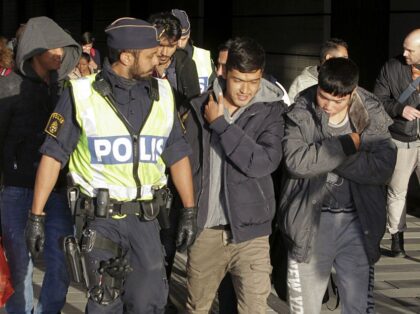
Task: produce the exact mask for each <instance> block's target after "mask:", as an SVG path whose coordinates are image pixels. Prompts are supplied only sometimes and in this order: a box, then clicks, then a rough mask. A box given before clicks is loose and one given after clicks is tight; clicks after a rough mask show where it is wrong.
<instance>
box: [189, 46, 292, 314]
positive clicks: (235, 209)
mask: <svg viewBox="0 0 420 314" xmlns="http://www.w3.org/2000/svg"><path fill="white" fill-rule="evenodd" d="M264 64H265V53H264V50H263V48H262V47H261V46H260V45H259V44H258V43H256V42H255V41H254V40H252V39H250V38H236V39H235V40H233V42H232V46H231V48H230V49H229V55H228V59H227V63H226V69H227V72H226V79H223V78H217V79H216V80H215V81H214V84H213V89H212V90H209V91H208V92H206V93H204V94H203V95H202V96H200V97H198V98H195V99H193V100H192V101H191V108H192V110H191V114H189V115H188V118H187V119H186V121H185V129H186V135H185V136H186V138H187V140H188V142H189V143H190V145H191V147H192V149H193V154H192V155H191V156H190V158H191V165H192V169H193V182H194V191H195V193H196V199H197V206H198V215H197V225H198V229H199V235H198V237H197V238H196V241H195V242H194V244H193V245H192V246H191V247H190V249H189V251H188V263H187V288H188V301H187V313H204V312H206V313H207V312H208V311H209V310H210V307H211V304H212V302H213V299H214V297H215V294H216V291H217V288H218V286H219V284H220V282H221V280H222V279H223V277H224V276H225V274H226V273H227V272H229V273H230V274H231V275H232V279H233V284H234V286H235V288H237V289H235V290H236V292H237V294H238V295H237V296H238V311H239V313H256V314H257V313H265V311H266V308H267V297H268V295H269V293H270V291H271V283H270V272H271V265H270V258H269V244H268V235H269V234H270V233H271V221H272V219H273V217H274V211H275V199H274V187H273V182H272V179H271V173H272V172H273V171H274V170H276V169H277V167H278V165H279V163H280V160H281V158H282V146H281V139H282V137H283V112H284V111H285V108H286V105H285V104H284V102H283V101H282V98H283V92H282V90H281V89H280V88H279V87H278V86H276V85H274V84H272V83H270V82H268V81H267V80H265V79H264V78H263V77H262V75H263V69H264Z"/></svg>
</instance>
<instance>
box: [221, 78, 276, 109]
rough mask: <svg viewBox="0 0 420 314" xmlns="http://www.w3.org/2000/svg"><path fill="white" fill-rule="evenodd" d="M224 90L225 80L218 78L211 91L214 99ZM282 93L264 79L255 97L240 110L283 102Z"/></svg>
mask: <svg viewBox="0 0 420 314" xmlns="http://www.w3.org/2000/svg"><path fill="white" fill-rule="evenodd" d="M225 89H226V80H225V79H223V78H221V77H218V78H216V79H215V80H214V83H213V91H214V96H215V97H216V99H218V97H219V93H223V92H224V91H225ZM283 97H284V92H283V91H282V89H281V88H280V87H278V86H277V85H276V84H273V83H271V82H270V81H268V80H266V79H265V78H262V79H261V84H260V88H259V89H258V92H257V93H256V94H255V96H254V97H253V98H252V99H251V100H250V101H249V103H248V104H246V105H245V106H243V107H242V108H241V109H246V108H248V107H250V106H251V105H253V104H255V103H264V102H275V101H281V100H283Z"/></svg>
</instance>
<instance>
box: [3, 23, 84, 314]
mask: <svg viewBox="0 0 420 314" xmlns="http://www.w3.org/2000/svg"><path fill="white" fill-rule="evenodd" d="M80 54H81V48H80V46H79V45H78V44H77V43H76V42H75V41H74V40H73V39H72V38H71V37H70V36H69V35H68V34H67V33H66V32H65V31H64V30H63V29H62V28H60V27H59V26H58V25H57V24H56V23H55V22H54V21H52V20H51V19H49V18H47V17H35V18H31V19H30V20H29V21H28V23H27V24H26V27H25V30H24V32H23V33H22V35H21V38H20V40H19V45H18V49H17V56H16V68H17V70H16V72H12V73H11V74H10V75H9V76H7V77H4V78H2V80H1V89H0V159H1V169H2V174H3V184H4V188H3V191H2V193H1V203H0V207H1V220H2V227H3V244H4V248H5V251H6V256H7V259H8V261H9V266H10V269H11V275H12V283H13V287H14V289H15V293H14V294H13V295H12V297H11V298H10V299H9V300H8V302H7V304H6V310H7V312H9V313H31V311H32V310H33V308H34V304H33V289H32V270H33V265H32V260H31V258H30V256H29V251H28V246H27V244H26V243H25V237H24V229H25V225H26V222H27V220H28V209H29V208H30V207H31V204H32V197H33V186H34V183H35V174H36V170H37V167H38V164H39V160H40V158H41V155H40V153H39V152H38V149H39V148H40V146H41V144H42V142H43V140H44V138H45V134H44V132H43V130H44V127H45V125H46V124H47V121H48V117H49V116H50V114H51V112H52V111H53V110H54V107H55V103H56V100H57V98H58V94H59V92H60V89H61V84H62V80H64V79H65V78H66V77H67V75H68V73H69V72H70V71H71V70H72V69H73V68H74V67H75V66H76V64H77V62H78V60H79V57H80ZM62 174H64V173H62ZM65 187H66V181H65V177H64V176H63V175H62V176H60V180H59V181H58V182H57V184H56V185H55V188H54V192H53V193H52V194H51V196H50V197H49V198H48V201H47V205H46V207H45V212H46V213H47V215H45V216H40V217H34V216H30V217H29V219H30V221H32V220H42V221H45V225H46V226H47V229H48V230H47V232H46V237H45V252H44V255H43V257H44V259H45V266H46V267H45V276H44V280H43V284H42V288H41V293H40V298H39V303H38V305H37V307H36V309H35V313H57V312H60V310H61V308H62V307H63V306H64V304H65V300H66V294H67V289H68V286H69V282H70V281H69V276H68V274H67V269H66V265H65V259H64V254H63V252H62V250H61V248H60V243H59V239H60V238H62V237H64V236H67V235H69V234H72V232H73V227H72V219H71V217H70V210H69V208H68V205H67V198H66V193H65ZM39 245H40V247H42V246H44V243H43V242H40V243H39ZM32 257H33V258H34V257H36V256H32Z"/></svg>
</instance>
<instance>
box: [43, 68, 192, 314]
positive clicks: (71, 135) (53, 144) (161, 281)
mask: <svg viewBox="0 0 420 314" xmlns="http://www.w3.org/2000/svg"><path fill="white" fill-rule="evenodd" d="M100 76H101V77H102V78H103V79H104V80H105V81H107V82H108V83H109V85H110V87H111V90H112V95H113V97H114V99H115V107H116V109H117V110H118V111H119V112H120V113H121V114H122V115H123V116H124V117H125V118H126V119H127V120H128V122H129V124H130V125H131V126H132V128H133V129H134V130H140V129H141V128H142V126H143V124H144V123H145V121H146V119H147V117H148V114H149V112H150V111H151V108H152V105H151V104H152V101H153V100H154V99H153V97H155V96H154V95H156V90H154V89H155V88H156V87H154V85H153V84H151V80H149V79H145V80H141V81H135V80H128V79H124V78H122V77H120V76H118V75H117V74H115V73H114V72H113V70H112V68H111V66H110V64H109V63H108V62H105V64H104V68H103V71H102V72H101V74H100ZM55 113H56V114H57V115H58V116H59V117H61V119H60V122H59V121H57V120H56V122H58V123H56V124H55V126H56V131H55V133H54V134H53V136H48V137H47V139H46V141H45V142H44V144H43V146H42V147H41V150H40V151H41V153H42V154H44V155H48V156H50V157H53V158H54V159H56V160H58V161H60V162H61V164H62V165H63V166H64V165H65V164H66V163H67V162H68V160H69V156H70V155H71V154H72V152H73V151H74V149H75V147H76V146H77V144H78V141H79V137H80V135H81V129H80V127H79V125H78V123H77V122H76V120H75V109H74V104H73V98H72V95H71V91H70V89H67V90H66V91H65V92H64V93H63V95H62V97H61V98H60V100H59V102H58V103H57V106H56V109H55ZM47 127H48V126H47ZM190 152H191V148H190V147H189V145H188V143H187V142H186V140H185V139H184V137H183V134H182V131H181V127H180V123H179V121H178V119H176V118H175V119H174V124H173V128H172V131H171V133H170V135H169V138H168V139H167V141H166V144H165V147H164V149H163V152H162V154H161V157H162V159H163V160H164V162H165V164H166V166H171V165H172V164H174V163H176V162H177V161H179V160H180V159H182V158H184V157H185V156H187V155H189V154H190ZM89 229H91V230H94V231H96V233H97V234H100V235H101V236H102V237H104V238H107V239H109V240H111V241H112V242H114V243H116V244H118V245H119V246H120V247H121V249H122V252H123V257H124V258H126V259H127V261H128V264H129V265H130V267H131V268H132V271H131V272H129V273H128V274H127V275H126V277H125V281H124V286H123V289H122V290H121V293H120V294H119V295H120V297H117V298H115V300H112V301H111V302H108V304H100V303H101V302H99V303H98V302H95V301H94V300H92V298H89V300H88V304H87V312H89V313H123V312H124V313H163V311H164V307H165V304H166V301H167V296H168V283H167V278H166V273H165V268H164V250H163V248H162V245H161V243H160V238H159V229H160V228H159V224H158V222H157V220H156V219H155V220H152V221H148V222H146V221H142V220H140V219H139V217H138V216H136V215H127V216H126V217H124V218H121V217H120V219H114V218H97V217H96V218H95V219H94V220H93V221H91V222H90V223H89ZM86 256H87V267H88V271H89V272H96V273H97V271H98V269H100V268H101V267H102V266H103V264H102V263H103V262H104V261H109V260H110V259H111V258H115V257H116V256H115V254H114V253H112V252H111V251H110V250H103V249H98V248H95V247H94V248H93V249H92V250H91V251H90V252H89V253H87V254H86ZM98 276H99V278H98V279H99V280H101V278H100V277H101V276H100V275H98ZM96 284H97V283H96ZM94 286H95V282H91V283H90V287H89V288H90V293H91V296H92V289H94ZM111 293H112V291H111ZM102 303H104V302H102ZM105 303H107V302H105Z"/></svg>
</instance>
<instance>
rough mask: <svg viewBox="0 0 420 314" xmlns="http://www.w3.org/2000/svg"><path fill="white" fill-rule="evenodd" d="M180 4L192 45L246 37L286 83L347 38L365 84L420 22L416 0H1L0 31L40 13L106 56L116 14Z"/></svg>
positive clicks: (213, 45)
mask: <svg viewBox="0 0 420 314" xmlns="http://www.w3.org/2000/svg"><path fill="white" fill-rule="evenodd" d="M172 8H179V9H184V10H185V11H187V13H188V14H189V16H190V20H191V24H192V38H193V39H194V41H195V43H196V45H198V46H201V47H203V48H207V49H210V50H211V51H212V54H213V59H215V60H216V59H217V57H216V53H217V47H218V45H219V44H220V43H221V42H223V41H225V40H226V39H228V38H230V37H233V36H237V35H248V36H251V37H254V38H255V39H257V40H258V41H259V42H260V43H261V44H262V45H263V46H264V47H265V49H266V51H267V70H268V71H269V72H270V73H272V74H274V75H275V76H276V77H277V78H278V80H279V82H280V83H282V84H283V85H284V86H285V87H286V88H288V87H289V85H290V83H291V81H292V80H293V78H294V77H295V76H297V75H298V74H299V73H300V71H301V70H302V68H303V67H305V66H308V65H313V64H317V63H318V52H319V47H320V44H321V43H322V42H323V41H325V40H326V39H328V38H329V37H332V36H335V37H340V38H343V39H344V40H346V41H347V42H348V43H349V46H350V49H349V50H350V56H351V58H352V59H354V60H355V61H356V63H357V64H358V65H359V67H360V69H361V82H360V85H361V86H363V87H366V88H368V89H372V87H373V84H374V80H375V78H376V76H377V74H378V71H379V69H380V67H381V65H382V64H383V63H384V62H385V60H386V59H387V58H388V57H389V56H392V55H395V54H397V53H401V51H402V49H401V47H402V41H403V39H404V36H405V35H406V34H407V33H408V32H409V31H410V30H412V29H414V28H417V27H420V23H419V21H420V1H418V0H351V1H347V0H343V1H341V0H257V1H256V0H233V1H226V0H211V1H209V0H207V1H205V0H191V1H187V0H173V1H169V0H118V1H116V0H113V1H107V0H83V1H81V0H66V1H64V0H0V34H1V35H3V36H6V37H8V38H10V37H13V35H14V32H15V30H16V29H17V27H18V26H19V24H20V23H24V22H25V21H26V20H27V19H28V18H30V17H33V16H39V15H47V16H49V17H51V18H53V19H54V20H55V21H56V22H57V23H58V24H60V25H61V26H62V27H63V28H65V29H67V30H69V31H70V32H71V33H72V35H73V37H74V38H75V39H76V40H78V39H79V36H80V34H81V33H82V32H84V31H92V32H93V33H94V35H95V37H96V40H97V41H96V46H97V47H98V48H99V49H100V50H101V52H102V55H106V48H105V36H104V32H103V30H104V28H105V27H106V26H107V25H108V24H109V23H111V22H112V21H113V20H115V19H116V18H119V17H122V16H133V17H138V18H142V19H147V17H148V16H149V15H150V14H151V13H155V12H158V11H165V10H170V9H172Z"/></svg>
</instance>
